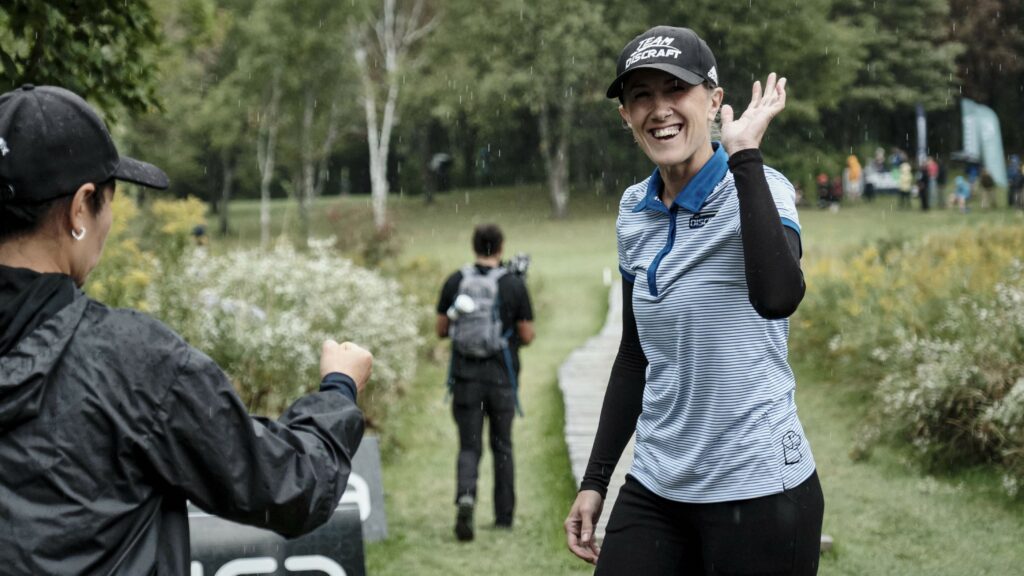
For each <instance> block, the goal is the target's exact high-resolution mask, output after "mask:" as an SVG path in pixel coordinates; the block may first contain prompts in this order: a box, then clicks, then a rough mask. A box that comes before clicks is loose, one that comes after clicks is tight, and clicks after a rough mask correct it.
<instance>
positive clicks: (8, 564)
mask: <svg viewBox="0 0 1024 576" xmlns="http://www.w3.org/2000/svg"><path fill="white" fill-rule="evenodd" d="M362 434H363V417H362V413H361V412H360V411H359V409H358V408H357V407H356V405H355V404H354V403H353V402H352V401H350V400H349V399H348V398H346V397H344V396H342V395H341V394H339V393H337V392H334V391H326V392H319V393H316V394H310V395H308V396H305V397H303V398H301V399H299V400H298V401H297V402H295V403H294V404H293V405H292V406H291V407H290V408H288V410H287V411H286V412H285V413H284V415H283V416H281V418H280V419H279V420H278V421H271V420H267V419H264V418H257V417H252V416H250V415H249V414H248V412H247V410H246V409H245V406H244V405H243V404H242V402H241V400H240V399H239V398H238V396H237V395H236V393H235V391H234V389H233V388H232V386H231V383H230V382H229V380H228V378H227V377H226V376H225V375H224V373H223V372H222V371H221V370H220V369H219V368H218V367H217V365H216V364H215V363H214V362H213V361H212V360H211V359H210V358H209V357H207V356H206V355H204V354H203V353H201V352H199V351H198V350H196V349H195V348H192V347H191V346H189V345H188V344H186V343H185V342H184V341H183V340H182V339H181V338H180V337H179V336H177V335H176V334H175V333H174V332H172V331H171V330H170V329H169V328H167V327H166V326H164V325H163V324H161V323H160V322H158V321H156V320H154V319H152V318H150V317H148V316H146V315H144V314H141V313H138V312H134V311H130V310H115V309H110V308H107V307H106V306H103V305H102V304H99V303H97V302H95V301H93V300H90V299H89V298H87V297H86V296H85V295H84V294H83V293H82V292H80V291H78V290H77V289H76V288H75V287H74V285H73V284H72V283H71V279H70V278H68V277H67V276H62V275H57V274H42V275H40V274H36V273H34V272H31V271H28V270H22V269H14V268H7V267H3V266H0V573H2V574H5V575H20V574H104V575H106V574H125V575H131V576H138V575H146V574H161V575H187V574H189V572H190V569H189V564H190V554H189V532H188V516H187V511H186V499H189V500H191V501H192V502H194V503H195V504H196V505H198V506H199V507H201V508H203V509H204V510H206V511H208V512H210V513H212V514H216V515H218V516H222V517H224V518H228V519H230V520H234V521H236V522H242V523H245V524H250V525H253V526H258V527H262V528H267V529H270V530H274V531H275V532H278V533H279V534H281V535H283V536H286V537H294V536H298V535H301V534H304V533H306V532H310V531H312V530H313V529H314V528H316V527H317V526H319V525H321V524H323V523H324V522H326V521H327V520H328V519H329V518H330V516H331V514H332V513H333V511H334V509H335V507H336V505H337V503H338V501H339V499H340V498H341V495H342V493H343V492H344V490H345V485H346V484H347V482H348V475H349V472H350V471H351V459H352V456H353V454H354V453H355V451H356V448H357V447H358V445H359V441H360V440H361V439H362Z"/></svg>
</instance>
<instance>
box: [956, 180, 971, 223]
mask: <svg viewBox="0 0 1024 576" xmlns="http://www.w3.org/2000/svg"><path fill="white" fill-rule="evenodd" d="M955 186H956V188H955V190H954V192H953V205H954V206H956V207H957V208H959V209H960V213H961V214H967V201H968V200H969V199H970V198H971V185H970V183H969V182H967V179H966V178H964V177H963V176H957V177H956V180H955Z"/></svg>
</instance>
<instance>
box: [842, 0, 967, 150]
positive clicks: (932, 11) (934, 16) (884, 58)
mask: <svg viewBox="0 0 1024 576" xmlns="http://www.w3.org/2000/svg"><path fill="white" fill-rule="evenodd" d="M832 15H833V18H834V19H835V20H836V21H838V22H840V23H841V24H842V25H843V26H844V27H847V28H849V29H850V30H853V31H854V32H855V34H856V38H857V42H858V44H859V46H858V48H857V51H858V53H859V56H858V57H857V58H856V60H857V64H858V68H857V76H856V81H855V82H854V83H853V84H852V85H851V86H850V88H849V91H848V93H847V94H846V95H844V97H843V102H842V105H841V106H840V107H839V109H838V115H837V116H836V117H835V118H833V119H832V120H833V125H834V126H836V127H837V128H838V129H839V130H841V132H842V134H843V136H844V140H856V139H867V140H877V141H883V142H885V141H888V142H893V143H902V144H903V145H907V134H912V133H913V131H914V129H913V126H914V108H915V106H916V105H917V104H921V105H923V106H924V108H925V110H928V111H940V110H945V109H949V108H952V107H954V106H956V101H957V99H956V97H957V95H958V94H957V93H956V90H955V86H956V69H955V65H954V60H955V58H956V56H957V55H958V54H959V53H960V52H961V50H962V46H961V45H960V44H958V43H957V42H955V41H951V40H950V38H949V34H948V32H947V25H946V23H947V22H948V21H949V1H948V0H906V1H903V2H875V1H872V0H835V2H834V5H833V8H832ZM865 134H866V136H865ZM858 137H859V138H858Z"/></svg>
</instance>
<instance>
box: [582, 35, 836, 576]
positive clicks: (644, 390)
mask: <svg viewBox="0 0 1024 576" xmlns="http://www.w3.org/2000/svg"><path fill="white" fill-rule="evenodd" d="M718 78H719V73H718V70H717V65H716V63H715V57H714V54H712V52H711V50H710V48H708V45H707V44H706V43H705V42H704V41H703V40H702V39H701V38H700V37H699V36H697V34H696V33H695V32H694V31H693V30H690V29H688V28H675V27H669V26H658V27H655V28H652V29H650V30H648V31H646V32H644V33H643V34H641V35H639V36H637V37H636V38H634V39H633V40H631V41H630V42H629V43H628V44H626V46H625V48H624V49H623V50H622V52H621V54H620V56H619V60H618V65H617V68H616V77H615V80H614V81H613V82H612V84H611V86H609V88H608V92H607V96H608V97H609V98H618V99H619V114H620V116H621V117H622V119H623V120H624V121H625V123H626V125H627V126H628V127H629V128H630V129H631V131H632V135H633V137H634V139H635V140H636V142H637V144H638V145H639V146H640V148H641V149H642V150H643V152H644V154H645V155H646V156H647V157H648V159H650V160H651V162H652V163H653V164H654V165H655V168H654V171H653V172H652V174H651V176H650V177H649V178H647V179H646V180H644V181H642V182H639V183H637V184H635V185H633V186H630V187H629V188H627V189H626V191H625V192H624V194H623V196H622V200H621V201H620V203H619V216H618V220H617V224H616V234H617V238H618V247H619V269H620V271H621V273H622V291H623V295H622V342H621V343H620V345H619V351H618V354H617V356H616V359H615V364H614V366H613V368H612V372H611V376H610V377H609V381H608V388H607V392H606V393H605V399H604V405H603V407H602V409H601V416H600V421H599V424H598V429H597V435H596V437H595V439H594V448H593V450H592V452H591V455H590V461H589V462H588V464H587V468H586V472H585V474H584V478H583V481H582V482H581V485H580V490H579V492H578V494H577V496H576V500H575V502H574V503H573V505H572V508H571V509H570V511H569V514H568V516H567V517H566V519H565V522H564V527H565V531H566V543H567V545H568V547H569V549H570V551H572V553H573V554H575V555H576V556H578V557H579V558H581V559H583V560H586V561H588V562H594V563H596V564H597V571H596V574H597V575H598V576H612V575H633V574H644V575H645V576H657V575H676V574H705V575H717V574H761V575H768V574H789V575H795V576H806V575H812V574H815V573H816V572H817V568H818V558H819V554H820V553H819V548H820V540H821V522H822V515H823V513H824V498H823V496H822V492H821V486H820V484H819V482H818V476H817V473H816V471H815V470H816V467H815V463H814V457H813V456H812V454H811V449H810V445H809V443H808V441H807V438H806V437H805V436H804V433H803V428H802V427H801V425H800V421H799V418H798V417H797V409H796V404H795V396H794V394H795V386H796V381H795V379H794V376H793V371H792V369H791V368H790V366H789V363H788V360H787V352H786V350H787V343H786V342H787V335H788V326H789V325H788V320H787V318H788V317H789V316H790V315H791V314H792V313H793V312H794V311H796V309H797V306H798V305H799V303H800V301H801V299H802V298H803V294H804V282H803V273H802V272H801V271H800V253H801V244H800V224H799V216H798V214H797V210H796V206H795V205H794V202H793V197H794V191H793V186H792V185H791V184H790V182H789V180H788V179H787V178H786V177H785V176H783V175H782V174H781V173H779V172H778V171H776V170H773V169H771V168H768V167H766V166H765V165H764V164H763V160H762V156H761V151H760V145H761V140H762V137H763V135H764V133H765V131H766V130H767V128H768V124H769V123H770V121H771V119H772V118H774V117H775V116H776V115H777V114H779V113H780V112H782V110H783V109H784V108H785V104H786V79H785V78H777V77H776V75H775V74H774V73H771V74H769V75H768V79H767V81H766V83H765V84H764V88H763V90H762V85H761V82H755V83H754V85H753V89H752V91H751V92H752V93H751V98H750V104H749V106H748V107H747V109H746V111H745V112H743V115H742V116H740V117H739V118H735V117H734V113H733V109H732V107H731V106H723V105H722V101H723V98H724V91H723V90H722V88H721V87H720V86H719V85H718ZM719 111H721V118H722V126H721V134H722V136H721V138H722V141H721V142H713V141H712V140H711V125H712V122H713V121H714V119H715V117H716V116H717V114H718V113H719ZM634 433H635V438H636V444H635V448H634V458H633V463H632V467H631V468H630V473H629V475H628V476H627V478H626V483H625V485H624V486H623V487H622V488H621V490H620V492H619V495H618V498H617V499H616V501H615V506H614V508H613V509H612V511H611V516H610V518H609V521H608V528H607V534H606V537H605V540H604V544H603V547H601V548H600V549H599V548H598V546H597V543H596V542H595V539H594V526H595V525H596V524H597V522H598V520H599V519H600V515H601V510H602V508H603V506H604V496H605V491H606V490H607V487H608V482H609V480H610V477H611V474H612V471H613V470H614V469H615V466H616V464H617V462H618V460H619V458H620V456H621V454H622V450H623V448H624V447H625V446H626V444H627V443H628V441H629V438H630V436H632V435H633V434H634Z"/></svg>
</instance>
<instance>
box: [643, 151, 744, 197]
mask: <svg viewBox="0 0 1024 576" xmlns="http://www.w3.org/2000/svg"><path fill="white" fill-rule="evenodd" d="M711 149H712V150H714V151H715V152H714V154H712V155H711V158H710V159H708V161H707V163H705V164H704V166H702V167H701V169H700V171H698V172H697V174H696V175H695V176H694V177H693V178H692V179H691V180H690V181H689V182H688V183H687V184H686V187H685V188H683V191H682V192H680V193H679V195H678V196H676V199H675V202H674V204H676V205H678V206H680V207H682V208H683V209H684V210H687V211H688V212H693V213H697V212H700V209H701V207H702V206H704V201H705V200H707V199H708V195H710V194H711V191H712V190H714V189H715V186H717V185H718V183H719V182H721V181H722V178H723V177H724V176H725V173H726V172H728V171H729V155H728V154H726V153H725V147H724V146H722V145H721V144H720V143H719V142H712V143H711ZM662 185H663V184H662V181H661V173H660V172H658V169H657V168H655V169H654V172H653V173H651V177H650V178H649V179H648V180H647V195H646V196H645V197H644V199H643V200H641V201H640V202H637V204H636V206H634V207H633V212H642V211H644V210H655V211H658V212H664V213H666V214H667V213H668V211H669V209H668V207H667V206H665V205H664V204H662V203H661V200H659V199H658V196H660V195H661V187H662Z"/></svg>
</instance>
